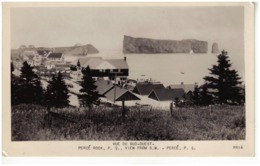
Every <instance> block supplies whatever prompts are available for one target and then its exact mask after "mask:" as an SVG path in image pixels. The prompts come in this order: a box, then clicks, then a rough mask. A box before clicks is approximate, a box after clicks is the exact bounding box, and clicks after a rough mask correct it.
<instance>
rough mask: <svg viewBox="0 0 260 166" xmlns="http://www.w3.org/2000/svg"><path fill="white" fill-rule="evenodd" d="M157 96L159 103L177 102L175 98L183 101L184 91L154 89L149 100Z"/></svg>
mask: <svg viewBox="0 0 260 166" xmlns="http://www.w3.org/2000/svg"><path fill="white" fill-rule="evenodd" d="M153 94H154V95H155V96H156V98H157V100H159V101H170V100H175V98H178V99H183V95H184V90H183V89H181V88H179V89H166V88H165V89H154V90H153V91H152V92H151V93H150V94H149V96H148V97H149V98H151V96H152V95H153Z"/></svg>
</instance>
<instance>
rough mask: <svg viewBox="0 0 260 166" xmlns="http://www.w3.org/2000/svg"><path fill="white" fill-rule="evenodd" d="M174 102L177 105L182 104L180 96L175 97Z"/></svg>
mask: <svg viewBox="0 0 260 166" xmlns="http://www.w3.org/2000/svg"><path fill="white" fill-rule="evenodd" d="M174 103H175V107H179V106H180V100H179V98H178V97H175V99H174Z"/></svg>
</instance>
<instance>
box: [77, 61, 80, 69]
mask: <svg viewBox="0 0 260 166" xmlns="http://www.w3.org/2000/svg"><path fill="white" fill-rule="evenodd" d="M77 67H78V68H80V62H79V59H78V62H77Z"/></svg>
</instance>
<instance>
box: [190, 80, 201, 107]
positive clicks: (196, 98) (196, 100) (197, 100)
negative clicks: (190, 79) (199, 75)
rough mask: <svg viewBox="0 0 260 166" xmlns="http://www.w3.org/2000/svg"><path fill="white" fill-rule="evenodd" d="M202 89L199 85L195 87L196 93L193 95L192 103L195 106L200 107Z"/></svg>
mask: <svg viewBox="0 0 260 166" xmlns="http://www.w3.org/2000/svg"><path fill="white" fill-rule="evenodd" d="M200 100H201V98H200V88H199V86H198V85H195V87H194V91H193V93H192V102H193V104H194V105H199V104H200Z"/></svg>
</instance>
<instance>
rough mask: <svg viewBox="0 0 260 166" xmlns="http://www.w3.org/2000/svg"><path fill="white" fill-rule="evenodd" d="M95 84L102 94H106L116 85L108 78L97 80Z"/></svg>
mask: <svg viewBox="0 0 260 166" xmlns="http://www.w3.org/2000/svg"><path fill="white" fill-rule="evenodd" d="M95 85H96V86H97V91H98V93H99V94H100V95H105V93H107V92H108V91H109V90H111V89H112V88H113V87H114V85H113V83H112V82H111V81H107V80H97V81H96V82H95Z"/></svg>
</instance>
